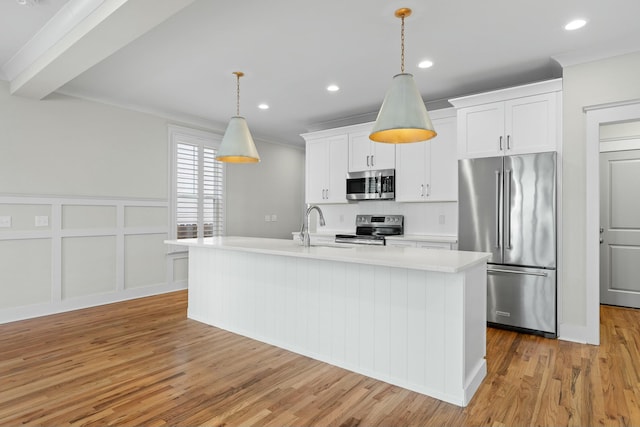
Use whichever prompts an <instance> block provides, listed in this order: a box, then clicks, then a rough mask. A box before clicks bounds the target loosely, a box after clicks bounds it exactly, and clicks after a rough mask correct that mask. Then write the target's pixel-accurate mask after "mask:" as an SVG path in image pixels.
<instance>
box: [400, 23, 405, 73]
mask: <svg viewBox="0 0 640 427" xmlns="http://www.w3.org/2000/svg"><path fill="white" fill-rule="evenodd" d="M400 72H402V73H404V15H402V26H401V30H400Z"/></svg>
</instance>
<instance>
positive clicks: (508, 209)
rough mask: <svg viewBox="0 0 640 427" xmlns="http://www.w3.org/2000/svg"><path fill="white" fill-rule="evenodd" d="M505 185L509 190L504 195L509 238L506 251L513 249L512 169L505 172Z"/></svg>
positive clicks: (506, 226)
mask: <svg viewBox="0 0 640 427" xmlns="http://www.w3.org/2000/svg"><path fill="white" fill-rule="evenodd" d="M505 174H506V176H505V178H504V181H505V184H506V185H507V188H505V190H504V194H505V196H506V199H507V200H505V207H506V209H505V210H506V212H505V213H504V231H505V233H507V238H506V241H505V249H512V246H511V174H512V171H511V169H507V170H506V171H505Z"/></svg>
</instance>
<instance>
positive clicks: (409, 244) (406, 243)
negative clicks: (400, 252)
mask: <svg viewBox="0 0 640 427" xmlns="http://www.w3.org/2000/svg"><path fill="white" fill-rule="evenodd" d="M385 245H387V246H394V247H399V248H415V247H416V242H415V241H414V240H391V239H387V240H386V241H385Z"/></svg>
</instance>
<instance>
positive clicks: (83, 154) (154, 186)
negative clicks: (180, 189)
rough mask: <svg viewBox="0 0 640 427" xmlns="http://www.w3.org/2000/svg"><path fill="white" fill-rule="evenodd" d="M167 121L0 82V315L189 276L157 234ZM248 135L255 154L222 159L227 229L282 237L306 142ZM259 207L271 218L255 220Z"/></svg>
mask: <svg viewBox="0 0 640 427" xmlns="http://www.w3.org/2000/svg"><path fill="white" fill-rule="evenodd" d="M168 124H169V120H168V119H166V118H163V117H158V116H153V115H150V114H145V113H140V112H135V111H131V110H126V109H122V108H118V107H114V106H109V105H104V104H100V103H96V102H90V101H86V100H81V99H77V98H73V97H69V96H64V95H59V94H53V95H51V96H50V97H47V98H46V99H45V100H42V101H35V100H31V99H26V98H21V97H17V96H11V95H10V94H9V88H8V83H7V82H3V81H0V217H2V216H4V217H11V226H10V227H4V228H0V323H2V322H7V321H11V320H17V319H21V318H27V317H35V316H40V315H44V314H49V313H55V312H59V311H65V310H70V309H76V308H80V307H86V306H91V305H97V304H104V303H109V302H113V301H118V300H122V299H128V298H134V297H139V296H145V295H150V294H154V293H161V292H167V291H170V290H174V289H181V288H184V287H185V286H186V274H187V269H186V259H185V258H184V256H182V257H180V256H174V255H167V247H166V245H165V244H164V243H163V241H164V240H165V239H166V238H167V237H168V231H169V226H170V225H169V222H168V221H169V220H168V218H169V215H168V213H169V212H168V184H169V182H168V179H169V152H168V150H169V149H168V146H169V144H168V132H167V127H168ZM182 125H184V124H183V123H182ZM256 142H257V144H258V149H259V150H260V154H261V156H262V163H260V164H259V165H257V166H256V165H241V166H235V165H234V166H230V167H229V168H228V171H229V176H228V178H227V190H228V192H229V193H230V194H229V196H228V199H227V202H228V204H227V218H228V225H229V227H228V229H229V230H230V231H241V232H242V233H241V234H244V235H252V236H283V237H286V238H290V232H291V231H292V230H295V229H296V228H298V227H299V217H300V211H301V209H302V191H303V188H304V185H303V182H304V179H303V175H304V171H303V168H304V160H303V152H302V151H301V149H294V148H290V147H287V146H281V145H276V144H270V143H265V142H259V141H256ZM273 189H278V194H277V195H276V196H275V197H274V196H273V195H272V190H273ZM291 194H294V195H298V196H294V197H290V195H291ZM262 208H265V209H266V212H262V211H263V209H262ZM263 213H269V214H276V215H277V217H278V221H277V222H274V223H271V222H270V223H268V225H270V226H271V228H265V227H258V226H257V225H258V224H257V222H256V221H255V220H256V218H259V217H260V215H262V220H263V221H264V215H263ZM258 214H260V215H258ZM256 215H257V216H256ZM36 216H43V217H46V218H47V222H48V223H47V225H46V226H39V227H36V226H35V222H34V221H35V217H36ZM243 224H251V226H252V227H251V228H243V226H242V225H243ZM262 224H264V222H263V223H262ZM262 224H260V225H262ZM284 230H286V233H285V232H284Z"/></svg>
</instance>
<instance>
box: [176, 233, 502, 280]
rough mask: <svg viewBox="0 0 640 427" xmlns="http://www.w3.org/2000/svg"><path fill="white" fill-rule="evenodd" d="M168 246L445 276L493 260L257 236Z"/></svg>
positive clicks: (466, 254) (480, 255) (483, 256)
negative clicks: (306, 244)
mask: <svg viewBox="0 0 640 427" xmlns="http://www.w3.org/2000/svg"><path fill="white" fill-rule="evenodd" d="M165 243H167V244H170V245H179V246H195V247H200V248H216V249H223V250H232V251H243V252H253V253H263V254H270V255H282V256H292V257H299V258H313V259H320V260H327V261H338V262H350V263H356V264H368V265H376V266H385V267H398V268H408V269H412V270H425V271H439V272H445V273H458V272H460V271H463V270H465V269H467V268H469V267H473V266H475V265H478V264H481V263H484V262H486V261H487V260H488V259H489V257H490V254H488V253H484V252H466V251H452V250H437V249H421V248H404V247H390V246H369V245H358V246H341V245H339V244H322V245H317V246H311V247H308V248H305V247H303V246H302V245H301V244H300V242H297V241H294V240H289V239H266V238H258V237H233V236H228V237H209V238H205V239H202V240H198V239H181V240H167V241H165Z"/></svg>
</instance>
